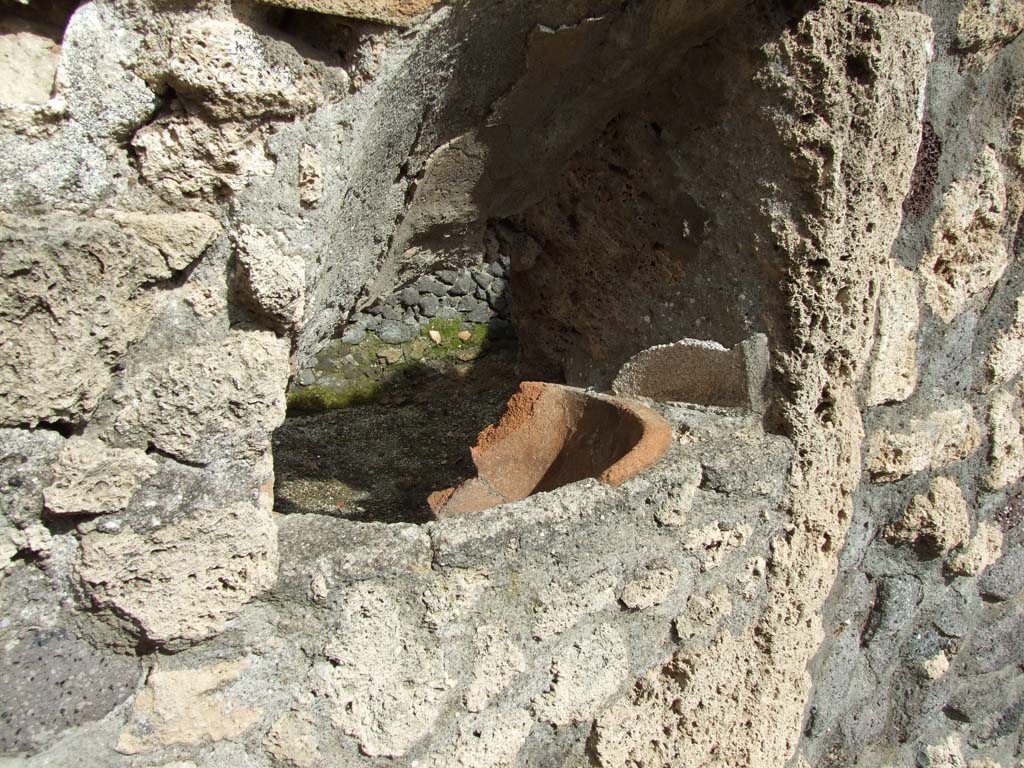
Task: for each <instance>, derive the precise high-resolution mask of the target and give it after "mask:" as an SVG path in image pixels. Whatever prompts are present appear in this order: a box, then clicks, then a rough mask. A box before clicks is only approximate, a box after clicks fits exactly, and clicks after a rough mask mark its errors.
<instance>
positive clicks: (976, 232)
mask: <svg viewBox="0 0 1024 768" xmlns="http://www.w3.org/2000/svg"><path fill="white" fill-rule="evenodd" d="M1005 224H1006V182H1005V180H1004V178H1003V172H1002V170H1001V166H1000V163H999V159H998V158H997V157H996V154H995V152H994V151H992V149H991V148H988V147H986V148H985V149H984V150H983V151H982V153H981V155H979V157H978V158H977V159H976V160H975V161H974V164H973V165H972V167H971V175H970V176H969V177H968V178H966V179H964V180H962V181H957V182H955V183H954V184H953V185H952V186H951V187H950V189H949V191H948V192H946V194H945V195H944V196H943V198H942V207H941V209H940V211H939V214H938V216H937V217H936V219H935V226H934V228H933V231H932V245H931V249H930V251H929V253H928V255H927V257H926V258H925V259H924V260H923V261H922V262H921V272H922V277H923V280H924V285H925V289H924V297H925V301H926V302H927V303H928V306H930V307H931V309H932V311H933V312H935V314H937V315H938V316H939V317H940V318H942V319H943V320H944V321H945V322H947V323H948V322H951V321H952V320H953V318H955V317H956V316H957V315H959V314H960V313H961V312H963V311H964V310H965V309H966V308H967V307H968V306H969V305H970V303H971V302H972V301H973V300H974V298H975V297H977V296H979V295H983V294H984V293H985V292H987V291H988V289H990V288H991V287H992V286H993V285H994V284H995V283H996V281H997V280H998V279H999V278H1000V277H1001V276H1002V274H1003V270H1005V269H1006V264H1007V262H1008V261H1009V258H1010V257H1009V254H1008V252H1007V248H1006V243H1005V237H1006V234H1005V232H1004V225H1005Z"/></svg>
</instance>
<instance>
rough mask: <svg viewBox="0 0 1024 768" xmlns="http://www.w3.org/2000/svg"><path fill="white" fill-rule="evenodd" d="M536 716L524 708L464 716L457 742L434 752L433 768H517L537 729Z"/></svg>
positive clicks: (495, 710) (432, 757)
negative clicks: (518, 761)
mask: <svg viewBox="0 0 1024 768" xmlns="http://www.w3.org/2000/svg"><path fill="white" fill-rule="evenodd" d="M533 724H534V722H533V718H532V717H530V713H529V712H527V711H526V710H523V709H514V710H508V711H505V710H499V709H489V710H487V711H486V712H484V713H483V714H481V715H470V716H469V717H464V718H463V719H462V721H461V722H460V723H459V729H458V733H457V735H456V737H455V743H454V744H453V745H445V746H444V749H443V750H439V751H437V752H435V753H432V754H431V755H430V758H429V759H428V761H427V765H428V766H429V767H430V768H449V767H452V768H454V767H455V766H458V768H513V767H514V766H515V765H516V764H517V758H518V756H519V752H520V750H521V749H522V747H523V744H524V743H525V742H526V737H527V736H529V734H530V730H531V729H532V728H533Z"/></svg>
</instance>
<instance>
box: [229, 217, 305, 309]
mask: <svg viewBox="0 0 1024 768" xmlns="http://www.w3.org/2000/svg"><path fill="white" fill-rule="evenodd" d="M235 253H236V256H237V258H238V266H239V268H240V269H239V271H240V273H241V283H242V292H243V294H244V296H245V299H246V300H247V301H248V302H249V304H250V305H251V306H253V307H255V308H256V309H257V310H258V311H260V312H261V313H263V314H264V315H266V317H267V319H268V320H269V321H270V323H271V324H272V325H275V326H277V327H280V328H292V329H294V328H298V327H299V326H300V325H301V324H302V314H303V310H304V308H305V295H306V271H305V264H304V262H303V261H302V259H301V258H299V257H297V256H294V255H290V254H286V253H285V252H283V251H282V249H281V247H280V246H279V245H278V243H277V242H276V241H275V239H274V237H273V236H272V235H269V234H266V233H265V232H261V231H259V230H256V229H253V228H249V227H244V228H243V229H242V231H241V233H240V234H239V236H238V239H237V248H236V251H235Z"/></svg>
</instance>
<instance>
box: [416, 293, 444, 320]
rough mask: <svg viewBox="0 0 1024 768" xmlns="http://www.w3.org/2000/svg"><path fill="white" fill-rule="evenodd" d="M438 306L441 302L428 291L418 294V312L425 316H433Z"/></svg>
mask: <svg viewBox="0 0 1024 768" xmlns="http://www.w3.org/2000/svg"><path fill="white" fill-rule="evenodd" d="M440 306H441V302H439V301H438V300H437V296H432V295H431V294H429V293H428V294H425V295H423V296H420V313H421V314H423V315H424V316H425V317H433V316H434V315H436V314H437V310H438V308H439V307H440Z"/></svg>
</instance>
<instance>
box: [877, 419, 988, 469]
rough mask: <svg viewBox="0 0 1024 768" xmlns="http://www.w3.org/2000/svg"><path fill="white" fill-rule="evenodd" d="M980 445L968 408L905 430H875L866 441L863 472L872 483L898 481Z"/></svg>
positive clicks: (914, 422)
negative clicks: (865, 470)
mask: <svg viewBox="0 0 1024 768" xmlns="http://www.w3.org/2000/svg"><path fill="white" fill-rule="evenodd" d="M980 444H981V430H980V427H979V426H978V423H977V421H976V420H975V418H974V414H973V412H972V410H971V408H970V406H965V407H960V408H953V409H950V410H943V411H936V412H935V413H932V414H930V415H929V416H928V418H926V419H912V420H911V421H910V423H909V425H908V428H907V429H906V430H900V431H893V430H889V429H885V428H883V429H879V430H878V431H876V432H875V433H873V434H872V435H871V436H870V438H869V439H868V444H867V447H866V451H865V452H866V454H867V457H866V464H867V471H868V472H869V473H870V474H871V477H872V479H873V480H875V481H876V482H891V481H893V480H899V479H901V478H903V477H906V476H907V475H910V474H913V473H915V472H921V471H922V470H926V469H942V468H943V467H945V466H946V465H947V464H950V463H951V462H954V461H957V460H958V459H963V458H965V457H966V456H969V455H970V454H971V453H972V452H973V451H975V450H976V449H977V448H978V446H979V445H980Z"/></svg>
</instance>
